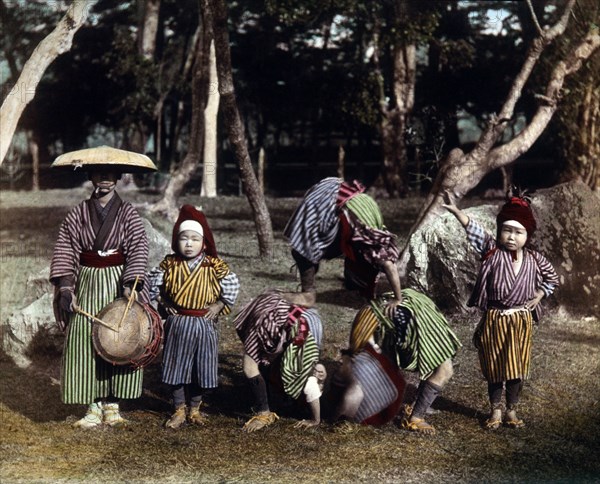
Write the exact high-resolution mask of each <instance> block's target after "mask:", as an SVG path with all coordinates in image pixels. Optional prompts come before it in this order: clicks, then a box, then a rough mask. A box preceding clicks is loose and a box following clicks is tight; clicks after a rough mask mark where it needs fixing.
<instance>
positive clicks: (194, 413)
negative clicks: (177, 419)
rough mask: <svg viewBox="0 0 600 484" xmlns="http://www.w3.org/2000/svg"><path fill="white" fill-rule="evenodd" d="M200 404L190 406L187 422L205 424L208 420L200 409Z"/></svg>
mask: <svg viewBox="0 0 600 484" xmlns="http://www.w3.org/2000/svg"><path fill="white" fill-rule="evenodd" d="M201 406H202V405H198V406H197V407H191V408H190V413H189V414H188V417H187V419H188V422H189V423H191V424H194V425H200V426H202V425H206V423H207V422H208V418H207V416H206V414H205V413H202V412H201V411H200V407H201Z"/></svg>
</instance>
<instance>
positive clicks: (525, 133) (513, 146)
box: [488, 28, 600, 169]
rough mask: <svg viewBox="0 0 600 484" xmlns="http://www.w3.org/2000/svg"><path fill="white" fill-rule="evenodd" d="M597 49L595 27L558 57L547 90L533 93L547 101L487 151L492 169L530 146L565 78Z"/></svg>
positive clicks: (599, 45) (549, 114)
mask: <svg viewBox="0 0 600 484" xmlns="http://www.w3.org/2000/svg"><path fill="white" fill-rule="evenodd" d="M598 49H600V33H599V31H598V28H594V29H593V30H591V31H590V32H589V33H588V34H587V35H586V36H585V38H584V39H583V40H582V41H581V42H580V43H579V44H578V45H577V46H576V47H575V48H574V49H573V51H572V52H571V53H570V54H569V55H567V56H566V58H565V60H562V61H560V62H559V63H558V64H557V65H556V67H555V68H554V69H553V71H552V75H551V76H550V80H549V81H548V85H547V87H546V92H545V93H544V94H543V95H538V96H536V97H539V98H542V99H543V100H544V101H546V103H545V104H544V105H543V106H540V107H538V110H537V111H536V113H535V115H534V116H533V118H532V120H531V122H530V123H529V124H528V125H527V126H526V127H525V129H523V130H522V131H521V132H520V133H519V134H518V135H517V136H516V137H515V138H513V139H512V140H511V141H510V142H508V143H506V144H504V145H502V146H500V147H498V148H495V149H494V150H492V151H491V152H490V154H489V158H488V161H489V163H490V168H492V169H495V168H499V167H501V166H505V165H508V164H509V163H511V162H513V161H514V160H516V159H517V158H518V157H519V156H520V155H522V154H523V153H525V152H526V151H527V150H528V149H529V148H531V146H532V145H533V143H534V142H535V140H536V139H537V138H538V137H539V136H540V134H541V133H542V131H544V129H545V128H546V126H547V125H548V123H549V122H550V120H551V119H552V116H553V115H554V112H555V111H556V109H557V107H558V106H557V100H558V98H559V95H560V91H561V89H562V87H563V84H564V82H565V79H566V78H567V77H568V76H570V75H571V74H573V73H575V72H577V71H578V70H579V68H580V67H581V65H582V63H583V61H585V60H586V59H588V58H589V57H590V56H591V55H592V54H594V52H596V51H597V50H598Z"/></svg>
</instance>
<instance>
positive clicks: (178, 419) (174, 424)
mask: <svg viewBox="0 0 600 484" xmlns="http://www.w3.org/2000/svg"><path fill="white" fill-rule="evenodd" d="M183 422H185V405H181V406H179V407H177V408H176V409H175V412H174V413H173V415H171V418H169V420H167V422H166V423H165V427H166V428H168V429H178V428H179V427H181V425H182V424H183Z"/></svg>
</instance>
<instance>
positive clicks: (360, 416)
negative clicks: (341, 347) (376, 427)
mask: <svg viewBox="0 0 600 484" xmlns="http://www.w3.org/2000/svg"><path fill="white" fill-rule="evenodd" d="M352 372H353V374H354V376H355V378H356V380H357V382H358V384H359V385H360V387H361V389H362V391H363V395H364V397H363V399H362V402H361V403H360V406H359V407H358V410H357V412H356V414H355V416H354V419H355V420H356V421H357V422H362V421H364V420H366V419H367V418H369V417H371V416H373V415H375V414H377V413H379V412H381V411H382V410H383V409H385V408H386V407H388V406H389V405H391V404H392V403H393V402H394V401H395V400H396V398H398V390H397V389H396V386H395V385H394V383H393V382H392V380H391V379H390V378H389V377H388V376H387V373H386V372H385V370H384V369H383V368H382V367H381V365H380V364H379V362H378V361H377V360H376V359H375V358H374V357H373V356H371V355H370V354H369V353H367V352H365V351H361V352H360V353H358V354H356V355H355V356H354V357H353V358H352Z"/></svg>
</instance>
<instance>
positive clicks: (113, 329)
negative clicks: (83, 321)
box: [73, 306, 117, 333]
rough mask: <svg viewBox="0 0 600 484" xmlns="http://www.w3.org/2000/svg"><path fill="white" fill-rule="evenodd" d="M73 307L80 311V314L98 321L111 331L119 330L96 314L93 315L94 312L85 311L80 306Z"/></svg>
mask: <svg viewBox="0 0 600 484" xmlns="http://www.w3.org/2000/svg"><path fill="white" fill-rule="evenodd" d="M73 309H74V310H75V312H78V313H79V314H82V315H83V316H86V317H88V318H90V319H91V320H92V321H96V322H97V323H98V324H101V325H102V326H104V327H105V328H108V329H110V330H111V331H114V332H115V333H116V332H117V330H116V329H115V328H113V327H112V326H111V325H110V324H108V323H105V322H104V321H102V320H101V319H98V318H97V317H96V316H94V315H92V314H90V313H88V312H86V311H84V310H83V309H81V308H80V307H79V306H74V307H73Z"/></svg>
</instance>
